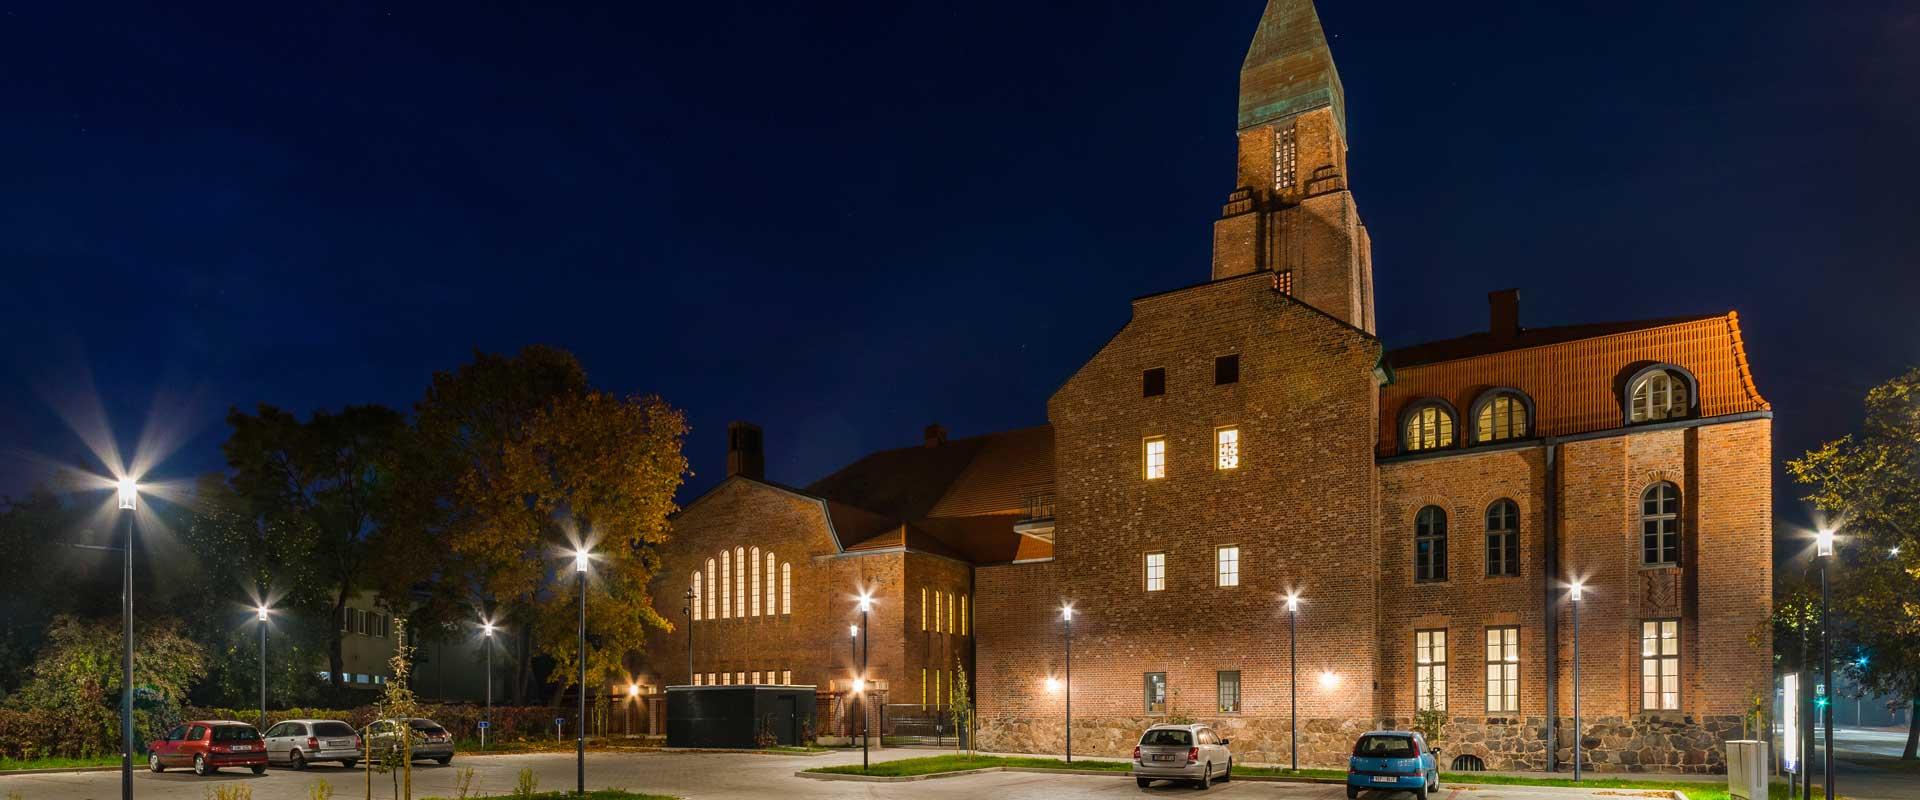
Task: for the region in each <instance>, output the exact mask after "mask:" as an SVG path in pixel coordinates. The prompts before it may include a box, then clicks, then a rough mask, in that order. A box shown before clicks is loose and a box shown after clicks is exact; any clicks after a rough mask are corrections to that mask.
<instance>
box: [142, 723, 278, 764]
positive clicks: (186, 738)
mask: <svg viewBox="0 0 1920 800" xmlns="http://www.w3.org/2000/svg"><path fill="white" fill-rule="evenodd" d="M167 767H193V772H194V774H196V775H211V774H213V773H215V772H218V771H219V770H220V768H221V767H246V768H248V769H251V770H253V774H255V775H259V774H261V773H263V772H266V771H267V746H266V743H265V742H263V741H261V739H260V731H258V730H255V729H254V727H253V726H252V725H248V724H247V723H244V722H235V721H233V720H228V719H213V720H199V721H195V722H188V723H183V724H181V725H180V726H178V727H176V728H174V729H173V730H170V731H167V735H166V736H165V737H163V738H161V739H160V740H158V741H153V742H148V743H147V769H150V770H153V771H154V772H165V771H166V769H167Z"/></svg>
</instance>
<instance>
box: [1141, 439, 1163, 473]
mask: <svg viewBox="0 0 1920 800" xmlns="http://www.w3.org/2000/svg"><path fill="white" fill-rule="evenodd" d="M1146 464H1147V480H1150V481H1157V480H1160V479H1161V478H1164V477H1167V439H1166V437H1164V436H1155V437H1153V438H1151V439H1148V440H1147V450H1146Z"/></svg>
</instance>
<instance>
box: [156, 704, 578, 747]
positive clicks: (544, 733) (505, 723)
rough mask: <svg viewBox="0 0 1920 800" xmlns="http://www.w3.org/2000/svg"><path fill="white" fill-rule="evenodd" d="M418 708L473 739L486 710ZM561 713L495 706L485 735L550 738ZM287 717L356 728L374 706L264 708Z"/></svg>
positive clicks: (272, 720)
mask: <svg viewBox="0 0 1920 800" xmlns="http://www.w3.org/2000/svg"><path fill="white" fill-rule="evenodd" d="M421 708H422V711H423V712H424V713H422V714H421V716H424V717H426V718H428V719H431V720H433V721H435V722H438V723H440V724H441V725H442V726H444V727H446V729H447V730H448V731H451V732H452V733H453V735H454V737H455V738H457V739H473V738H479V736H480V725H479V722H480V719H481V718H482V717H483V716H484V715H485V713H486V707H485V706H477V705H473V704H470V703H447V704H434V703H428V704H425V705H423V706H422V707H421ZM181 713H182V715H183V716H182V718H183V719H234V720H240V721H242V722H253V721H255V720H257V719H259V717H260V710H259V709H245V708H196V707H188V708H186V709H185V710H183V711H182V712H181ZM561 716H564V717H572V716H573V715H572V714H568V713H566V711H559V712H557V713H556V710H555V709H553V708H551V707H548V706H494V707H493V725H492V726H491V727H489V728H488V729H487V738H488V739H490V740H494V741H502V742H507V741H518V740H521V739H535V738H547V737H552V736H553V718H554V717H561ZM289 719H337V720H340V721H342V722H347V723H350V724H352V725H353V726H354V727H355V728H364V727H366V726H367V723H369V722H372V721H373V719H374V707H373V706H357V707H355V708H350V709H346V710H340V709H329V708H289V709H282V710H276V709H267V726H268V727H272V726H273V725H274V724H276V723H278V722H281V721H282V720H289ZM568 733H572V728H571V726H569V728H568Z"/></svg>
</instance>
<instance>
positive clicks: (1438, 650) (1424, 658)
mask: <svg viewBox="0 0 1920 800" xmlns="http://www.w3.org/2000/svg"><path fill="white" fill-rule="evenodd" d="M1413 702H1414V706H1415V707H1416V708H1417V709H1419V710H1421V711H1445V710H1447V632H1446V631H1445V630H1432V631H1414V632H1413Z"/></svg>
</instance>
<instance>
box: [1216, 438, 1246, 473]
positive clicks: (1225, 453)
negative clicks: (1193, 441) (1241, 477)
mask: <svg viewBox="0 0 1920 800" xmlns="http://www.w3.org/2000/svg"><path fill="white" fill-rule="evenodd" d="M1213 455H1214V465H1215V466H1217V467H1219V468H1220V469H1238V468H1239V467H1240V429H1239V428H1220V429H1218V430H1216V431H1214V432H1213Z"/></svg>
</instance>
